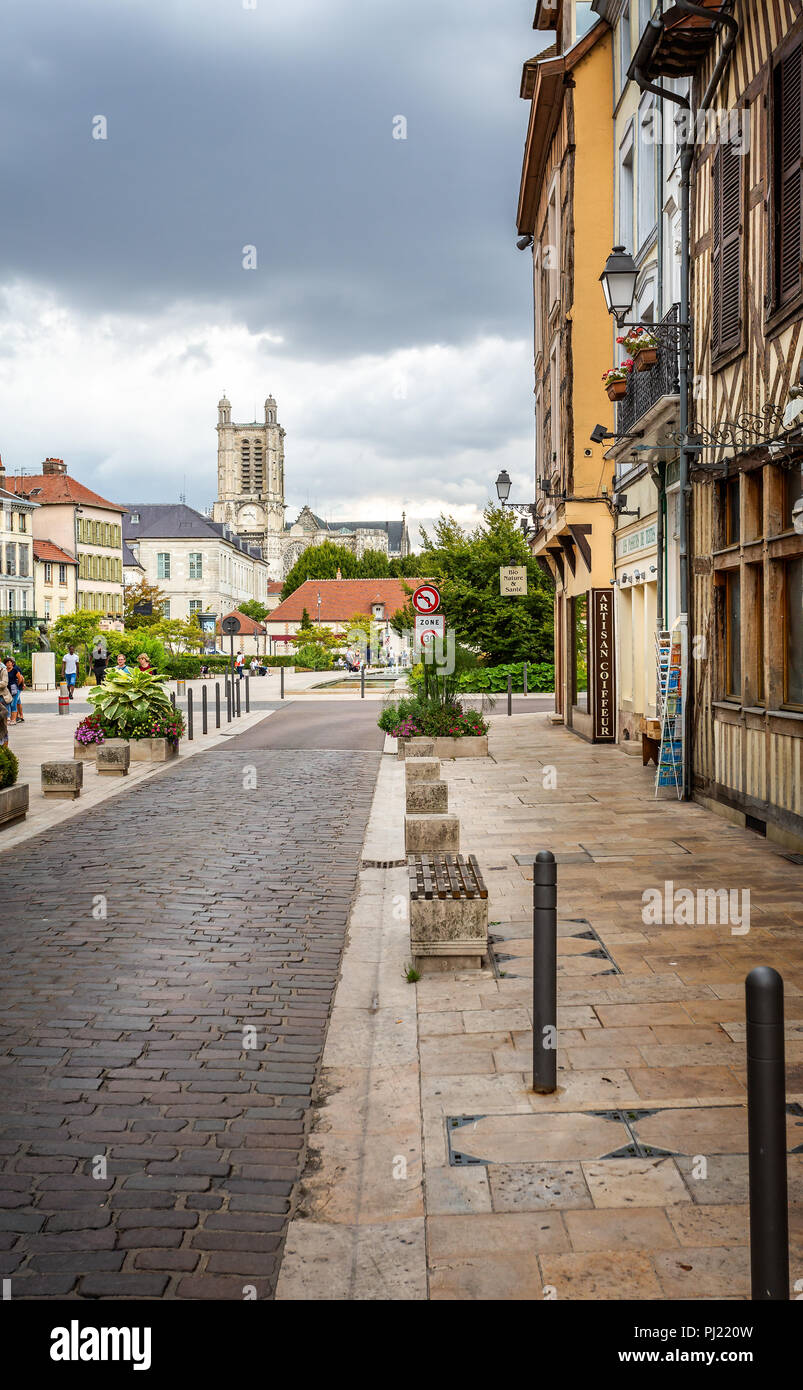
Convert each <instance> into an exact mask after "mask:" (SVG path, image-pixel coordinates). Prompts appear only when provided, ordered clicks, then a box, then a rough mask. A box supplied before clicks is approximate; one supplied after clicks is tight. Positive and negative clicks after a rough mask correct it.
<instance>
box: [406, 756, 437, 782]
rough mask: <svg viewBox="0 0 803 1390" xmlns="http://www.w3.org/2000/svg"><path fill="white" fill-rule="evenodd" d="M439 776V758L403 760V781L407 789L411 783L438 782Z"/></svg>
mask: <svg viewBox="0 0 803 1390" xmlns="http://www.w3.org/2000/svg"><path fill="white" fill-rule="evenodd" d="M440 775H441V764H440V758H405V760H404V781H405V784H406V786H408V787H409V786H410V783H411V782H438V781H439V780H440Z"/></svg>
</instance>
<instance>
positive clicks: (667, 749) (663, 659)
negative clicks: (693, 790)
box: [655, 619, 687, 800]
mask: <svg viewBox="0 0 803 1390" xmlns="http://www.w3.org/2000/svg"><path fill="white" fill-rule="evenodd" d="M686 632H687V629H686V624H685V622H683V620H682V619H679V620H678V621H677V622H676V623H675V624H674V625H673V626H672V628H671V630H670V631H668V632H658V633H656V636H655V650H656V660H657V664H658V717H659V719H660V721H661V751H660V753H659V755H658V771H657V772H656V774H655V795H656V796H657V795H658V793H659V791H662V790H665V789H666V788H669V787H671V788H672V790H673V791H674V792H675V795H676V796H677V798H678V800H681V799H682V797H683V762H684V759H683V722H684V710H685V708H686V672H687V653H686V645H687V637H686Z"/></svg>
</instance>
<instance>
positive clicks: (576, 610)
mask: <svg viewBox="0 0 803 1390" xmlns="http://www.w3.org/2000/svg"><path fill="white" fill-rule="evenodd" d="M572 625H573V643H574V662H573V666H574V691H573V703H574V704H575V705H577V707H578V708H579V709H581V710H588V594H580V595H578V597H577V598H574V599H572Z"/></svg>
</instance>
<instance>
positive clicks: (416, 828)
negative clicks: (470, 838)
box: [404, 784, 460, 854]
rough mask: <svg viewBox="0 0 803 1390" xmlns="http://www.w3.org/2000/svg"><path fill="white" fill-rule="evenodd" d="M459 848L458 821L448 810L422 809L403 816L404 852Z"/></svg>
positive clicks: (455, 849) (455, 850)
mask: <svg viewBox="0 0 803 1390" xmlns="http://www.w3.org/2000/svg"><path fill="white" fill-rule="evenodd" d="M422 785H424V784H422ZM430 785H431V784H430ZM459 848H460V821H459V820H458V818H457V816H453V815H451V814H450V813H448V812H447V813H445V814H444V813H442V812H439V811H423V812H413V813H411V814H408V815H406V816H405V817H404V852H405V854H445V853H456V852H457V850H459Z"/></svg>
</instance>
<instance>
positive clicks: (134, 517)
mask: <svg viewBox="0 0 803 1390" xmlns="http://www.w3.org/2000/svg"><path fill="white" fill-rule="evenodd" d="M129 520H130V522H131V525H132V526H139V512H131V513H130V516H129Z"/></svg>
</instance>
